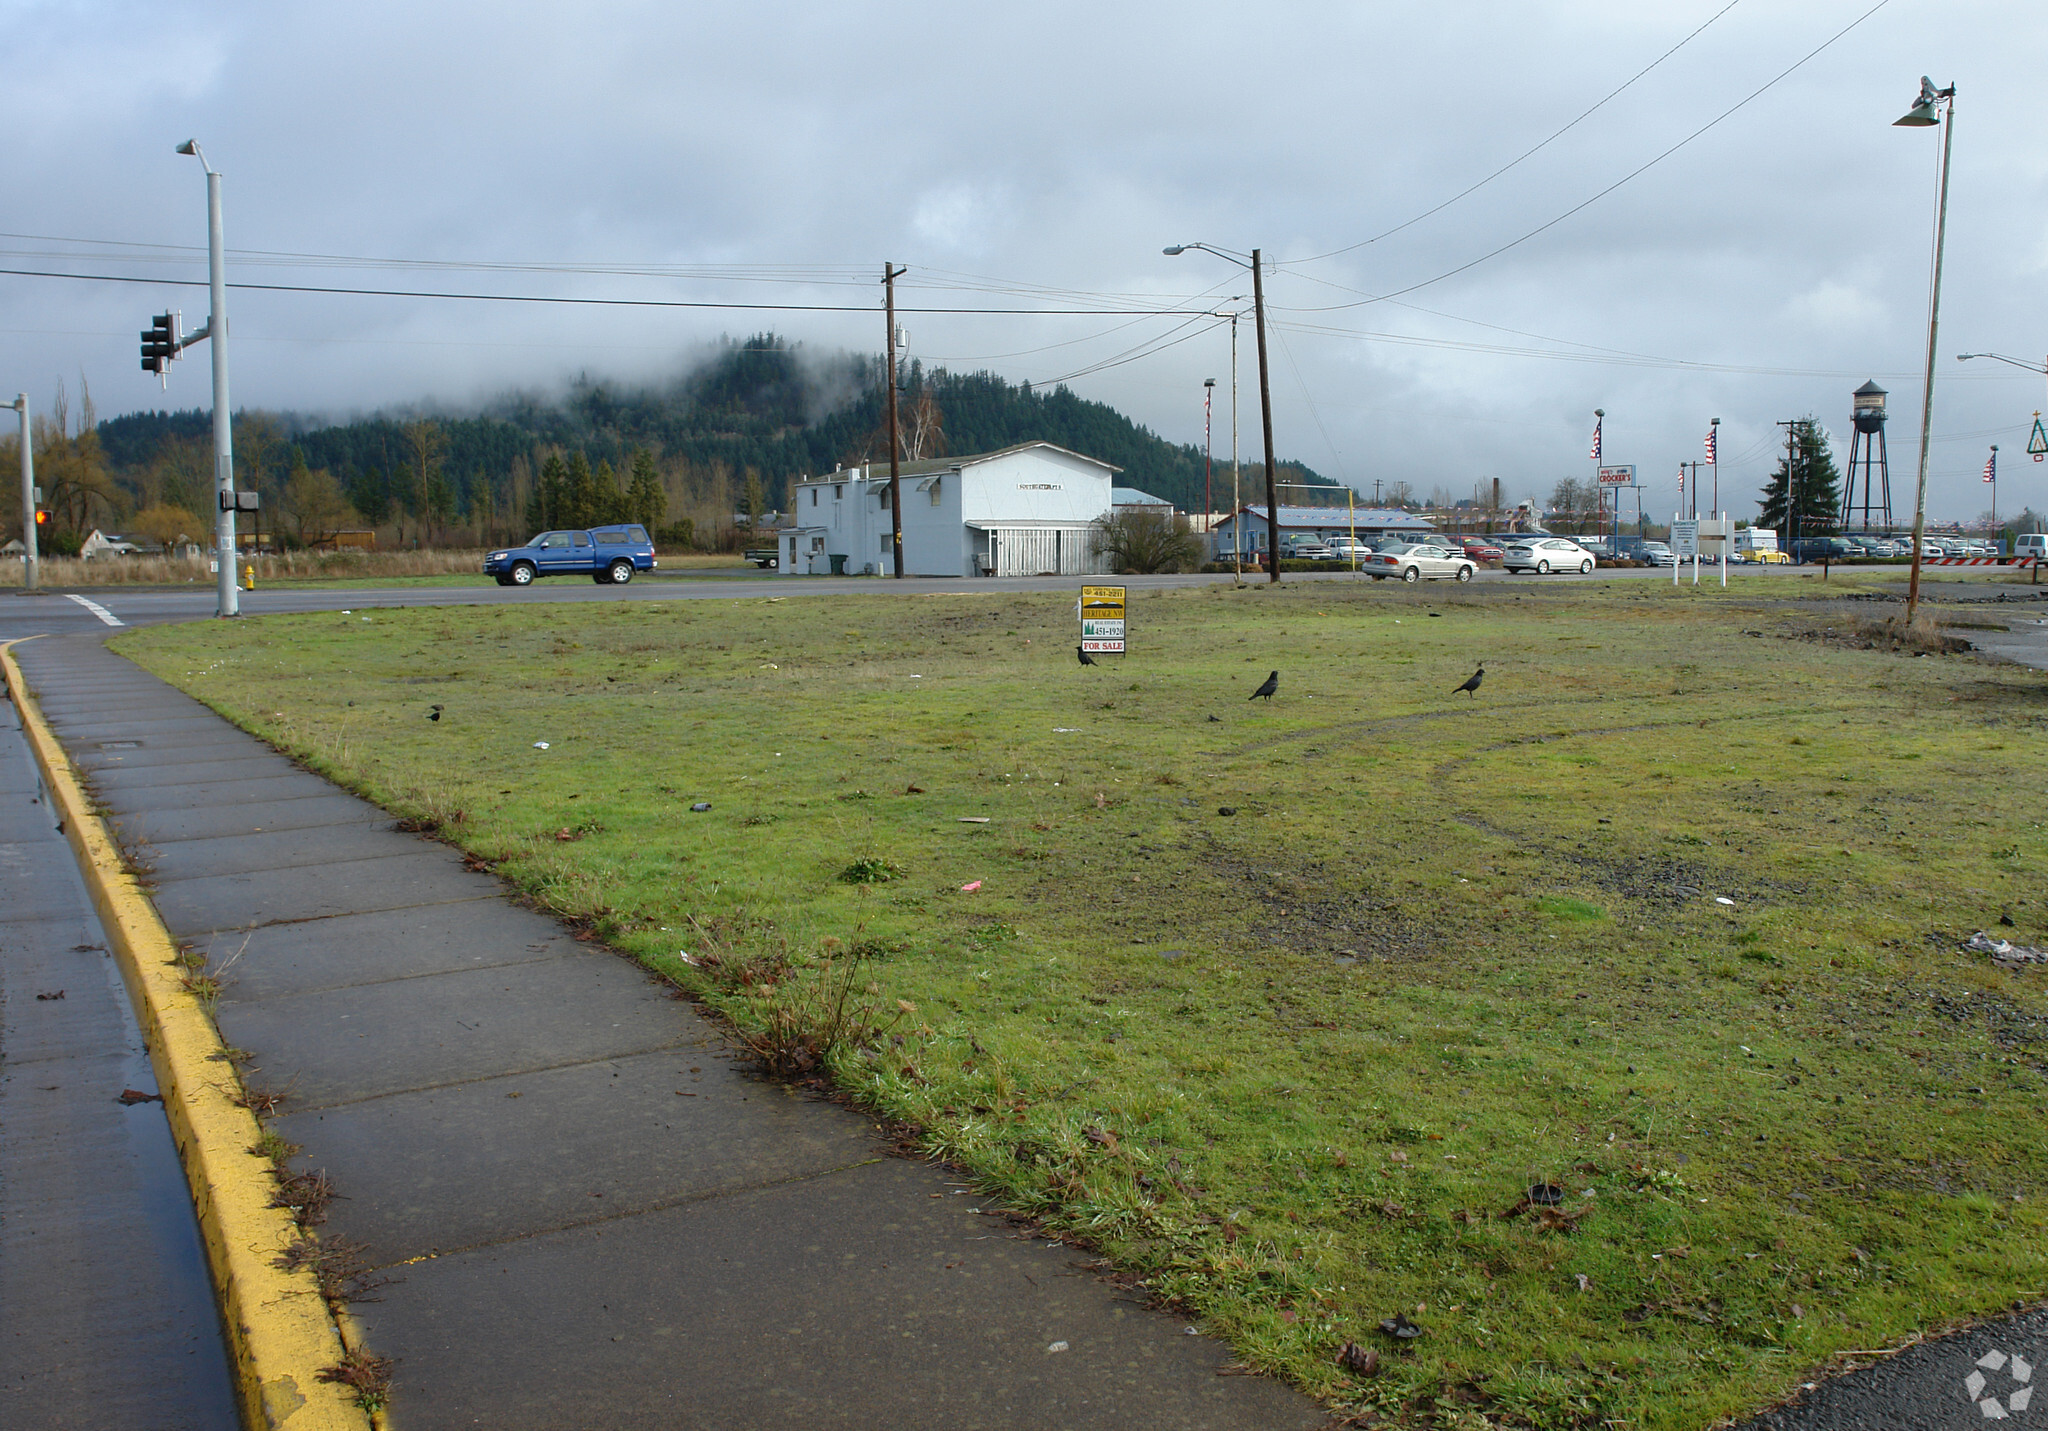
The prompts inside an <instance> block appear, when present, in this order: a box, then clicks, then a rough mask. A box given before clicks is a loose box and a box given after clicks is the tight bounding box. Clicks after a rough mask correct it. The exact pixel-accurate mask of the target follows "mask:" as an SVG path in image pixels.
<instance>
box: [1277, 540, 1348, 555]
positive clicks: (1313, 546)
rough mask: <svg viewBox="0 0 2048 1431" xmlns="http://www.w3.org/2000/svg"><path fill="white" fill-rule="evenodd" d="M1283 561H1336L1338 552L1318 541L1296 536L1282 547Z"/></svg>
mask: <svg viewBox="0 0 2048 1431" xmlns="http://www.w3.org/2000/svg"><path fill="white" fill-rule="evenodd" d="M1280 556H1281V559H1282V560H1283V561H1335V560H1336V559H1337V554H1336V553H1335V552H1333V551H1331V550H1330V549H1329V548H1328V547H1326V546H1324V545H1323V544H1322V543H1321V542H1318V541H1304V540H1302V539H1301V538H1298V537H1297V538H1296V539H1294V540H1293V541H1290V542H1288V543H1286V544H1285V545H1283V546H1282V547H1281V548H1280Z"/></svg>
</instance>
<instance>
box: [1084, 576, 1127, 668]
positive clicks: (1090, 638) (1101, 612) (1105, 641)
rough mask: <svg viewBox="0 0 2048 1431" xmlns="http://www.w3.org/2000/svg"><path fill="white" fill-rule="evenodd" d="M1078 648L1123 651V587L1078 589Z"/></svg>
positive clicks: (1119, 652)
mask: <svg viewBox="0 0 2048 1431" xmlns="http://www.w3.org/2000/svg"><path fill="white" fill-rule="evenodd" d="M1079 609H1080V612H1081V649H1082V650H1083V651H1088V652H1095V651H1108V652H1111V653H1114V654H1115V655H1119V656H1121V655H1122V654H1123V653H1124V588H1123V587H1121V586H1084V587H1082V588H1081V601H1080V608H1079Z"/></svg>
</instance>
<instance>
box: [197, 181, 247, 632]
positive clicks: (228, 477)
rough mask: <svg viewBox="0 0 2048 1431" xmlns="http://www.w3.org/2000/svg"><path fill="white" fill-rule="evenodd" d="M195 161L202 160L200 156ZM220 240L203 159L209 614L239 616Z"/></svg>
mask: <svg viewBox="0 0 2048 1431" xmlns="http://www.w3.org/2000/svg"><path fill="white" fill-rule="evenodd" d="M196 147H197V146H195V148H196ZM199 162H200V163H202V164H205V163H206V161H205V160H204V159H201V160H200V161H199ZM223 243H224V241H223V239H222V237H221V217H220V175H218V174H216V173H215V172H214V170H213V166H212V165H211V164H207V165H206V269H207V278H208V282H209V284H210V287H211V289H212V308H213V314H212V316H211V317H209V318H208V319H207V321H206V334H207V337H208V338H209V339H210V340H211V341H212V344H213V353H212V357H213V491H214V519H213V545H214V550H215V552H216V553H217V554H218V558H219V559H218V561H217V562H216V565H217V566H218V567H219V571H218V573H217V577H218V582H217V587H216V590H217V592H218V596H219V600H218V603H217V605H216V609H215V611H214V614H215V615H216V616H240V615H241V614H242V593H241V587H240V586H239V585H237V584H236V581H235V558H236V556H237V552H236V550H235V434H234V427H233V423H232V421H231V420H230V417H229V413H230V408H229V405H228V269H227V259H226V256H225V250H224V247H223Z"/></svg>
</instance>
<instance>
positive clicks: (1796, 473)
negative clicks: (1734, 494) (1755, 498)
mask: <svg viewBox="0 0 2048 1431" xmlns="http://www.w3.org/2000/svg"><path fill="white" fill-rule="evenodd" d="M1841 481H1842V478H1841V474H1840V473H1839V472H1837V471H1836V470H1835V457H1834V453H1833V451H1832V450H1831V449H1830V447H1829V444H1828V434H1827V431H1826V429H1824V428H1823V427H1822V426H1821V425H1820V423H1819V422H1817V421H1815V420H1814V419H1813V418H1811V417H1803V418H1800V419H1799V420H1798V421H1797V422H1795V423H1793V424H1792V453H1791V464H1790V471H1789V472H1788V471H1787V462H1786V459H1785V458H1783V457H1781V458H1779V459H1778V470H1777V471H1775V472H1773V473H1772V474H1771V480H1770V481H1769V482H1768V483H1766V484H1765V485H1764V499H1763V504H1762V506H1763V511H1762V515H1761V516H1759V517H1758V518H1757V525H1758V526H1761V527H1775V528H1777V531H1778V540H1779V542H1780V543H1782V544H1784V545H1785V546H1789V545H1790V544H1791V543H1792V541H1793V540H1794V539H1796V538H1800V537H1823V536H1828V535H1831V534H1832V533H1834V532H1836V531H1837V530H1839V527H1840V521H1841V506H1842V492H1841ZM1788 484H1789V487H1790V494H1791V495H1790V500H1789V501H1788V500H1787V487H1788Z"/></svg>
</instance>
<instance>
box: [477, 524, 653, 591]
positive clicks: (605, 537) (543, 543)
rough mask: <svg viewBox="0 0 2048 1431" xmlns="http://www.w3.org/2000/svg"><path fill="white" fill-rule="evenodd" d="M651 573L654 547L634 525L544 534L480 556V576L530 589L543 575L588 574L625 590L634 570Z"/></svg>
mask: <svg viewBox="0 0 2048 1431" xmlns="http://www.w3.org/2000/svg"><path fill="white" fill-rule="evenodd" d="M653 570H654V543H653V542H651V541H649V540H648V539H647V529H646V528H645V527H643V526H641V525H639V523H637V522H627V523H622V524H621V525H619V526H613V527H591V528H589V529H588V530H585V531H580V532H576V531H569V532H542V533H541V534H540V535H539V536H536V537H534V538H532V539H531V540H529V541H528V542H527V543H526V545H525V546H523V547H507V548H504V549H502V550H499V551H494V552H491V553H489V554H488V555H486V556H485V557H484V574H485V575H486V576H494V577H496V578H497V579H498V585H500V586H528V585H531V584H532V582H533V580H534V578H536V577H542V576H587V577H589V578H590V579H591V580H592V581H595V582H597V583H598V584H600V585H603V584H605V583H607V582H610V583H614V584H616V585H619V586H624V585H625V584H626V583H627V582H629V581H631V580H632V579H633V573H634V572H636V571H653Z"/></svg>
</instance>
